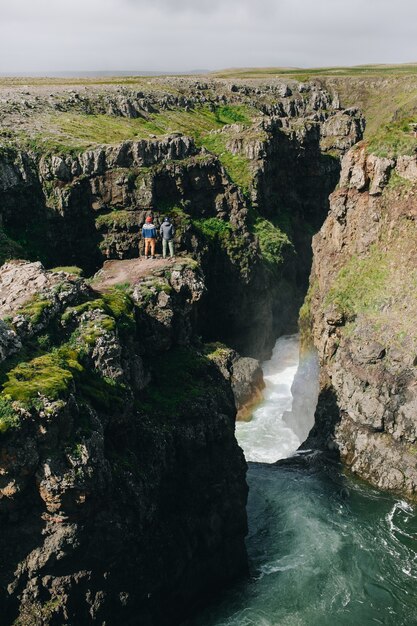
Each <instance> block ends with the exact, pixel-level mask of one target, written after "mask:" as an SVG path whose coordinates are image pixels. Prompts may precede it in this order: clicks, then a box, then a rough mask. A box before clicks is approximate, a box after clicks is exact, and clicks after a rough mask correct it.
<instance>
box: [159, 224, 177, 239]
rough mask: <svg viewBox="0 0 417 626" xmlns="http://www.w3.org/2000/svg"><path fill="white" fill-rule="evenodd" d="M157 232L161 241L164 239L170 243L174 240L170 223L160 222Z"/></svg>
mask: <svg viewBox="0 0 417 626" xmlns="http://www.w3.org/2000/svg"><path fill="white" fill-rule="evenodd" d="M159 232H160V233H161V237H162V239H166V240H167V241H170V240H171V239H173V238H174V235H175V228H174V225H173V224H171V222H162V224H161V228H160V231H159Z"/></svg>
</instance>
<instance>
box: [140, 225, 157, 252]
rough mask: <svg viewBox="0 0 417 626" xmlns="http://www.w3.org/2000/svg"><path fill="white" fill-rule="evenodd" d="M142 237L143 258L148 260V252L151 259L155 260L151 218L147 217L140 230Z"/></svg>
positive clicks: (153, 228) (154, 242)
mask: <svg viewBox="0 0 417 626" xmlns="http://www.w3.org/2000/svg"><path fill="white" fill-rule="evenodd" d="M142 237H143V239H144V240H145V256H146V258H147V259H149V251H150V253H151V255H152V258H153V259H154V258H155V244H156V228H155V226H154V224H153V223H152V218H151V217H150V216H148V217H147V218H146V222H145V224H144V225H143V228H142Z"/></svg>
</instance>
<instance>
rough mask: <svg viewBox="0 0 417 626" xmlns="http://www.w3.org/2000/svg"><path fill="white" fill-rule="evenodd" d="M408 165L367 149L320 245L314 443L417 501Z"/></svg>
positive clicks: (353, 160)
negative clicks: (318, 366) (318, 380)
mask: <svg viewBox="0 0 417 626" xmlns="http://www.w3.org/2000/svg"><path fill="white" fill-rule="evenodd" d="M404 162H406V163H411V162H413V158H411V157H410V158H408V157H407V158H405V160H404V158H402V157H398V158H397V159H386V158H377V157H375V156H373V155H368V154H367V153H366V151H365V149H364V148H363V147H361V146H358V147H357V148H356V147H355V148H354V149H352V150H351V151H350V152H349V153H348V154H347V155H346V157H345V158H344V160H343V165H342V177H341V182H340V188H339V189H338V190H337V191H335V192H334V193H333V194H332V196H331V201H330V213H329V216H328V218H327V220H326V222H325V224H324V225H323V227H322V229H321V230H320V232H319V233H318V234H317V235H316V236H315V237H314V239H313V249H314V263H313V270H312V274H311V279H310V280H311V282H310V291H309V295H308V298H307V302H306V305H305V307H304V311H303V314H304V317H307V318H309V319H310V321H311V322H312V329H313V330H312V333H313V335H312V339H313V341H314V344H315V346H316V347H317V348H318V351H319V355H320V362H321V367H322V373H321V378H322V380H321V389H322V392H321V399H320V400H319V407H318V412H317V420H316V427H315V429H314V430H313V432H312V434H311V437H310V443H311V442H314V443H316V444H317V442H320V443H321V445H324V446H325V447H327V448H330V449H338V450H339V453H340V456H341V458H342V460H343V461H344V463H345V464H346V465H347V466H348V467H349V468H350V469H351V470H352V471H353V472H355V473H357V474H359V475H360V476H361V477H363V478H365V479H367V480H369V481H371V482H372V483H374V484H375V485H377V486H378V487H380V488H383V489H391V490H394V491H397V492H401V493H404V494H406V495H407V496H409V497H411V498H416V497H417V455H416V450H417V448H416V442H417V418H416V406H417V404H416V403H417V400H416V392H415V389H416V384H417V374H416V369H415V366H416V362H417V361H416V354H417V343H416V335H415V330H414V320H415V316H416V313H417V310H416V302H415V296H414V295H413V294H414V293H415V285H416V278H417V274H416V269H415V268H416V261H417V256H416V245H415V243H416V218H417V209H416V204H415V193H416V187H415V181H413V180H410V178H408V177H406V176H403V175H401V176H400V172H403V174H404V170H402V169H401V168H402V167H403V163H404ZM407 171H409V170H407ZM393 173H395V174H396V176H393ZM390 175H391V176H390ZM308 444H309V442H307V444H306V445H307V446H308Z"/></svg>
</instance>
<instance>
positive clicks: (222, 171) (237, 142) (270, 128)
mask: <svg viewBox="0 0 417 626" xmlns="http://www.w3.org/2000/svg"><path fill="white" fill-rule="evenodd" d="M172 81H173V84H175V85H177V84H178V85H181V86H182V87H184V86H186V88H187V90H186V91H187V96H185V95H183V96H178V95H174V94H172V93H162V92H160V91H158V90H155V89H154V87H152V88H150V89H149V91H148V92H146V93H145V92H136V91H132V90H129V89H121V90H118V89H113V88H109V89H108V90H106V89H97V90H96V89H94V88H91V89H89V90H83V91H82V92H78V91H77V90H76V89H73V90H67V91H66V90H63V91H62V90H61V91H57V92H56V93H52V94H51V95H50V96H49V97H48V98H47V99H45V98H41V97H39V96H36V97H32V94H31V92H30V91H29V92H28V93H27V94H25V98H24V99H25V101H27V102H28V103H29V104H30V106H29V107H27V106H26V105H25V106H24V108H25V114H23V112H22V111H21V110H20V107H21V106H23V105H22V102H21V101H20V100H19V101H18V102H16V107H15V109H13V107H11V101H10V102H9V101H8V98H7V97H6V98H5V99H4V101H3V103H2V104H1V107H0V108H2V110H3V113H4V124H5V126H6V127H8V126H10V128H11V130H10V133H11V138H10V140H8V141H7V142H6V144H7V148H5V149H4V151H3V152H2V154H1V158H0V220H1V223H0V235H1V236H3V235H2V233H1V231H2V228H3V229H4V233H5V235H6V236H7V237H8V238H9V239H6V242H5V247H6V248H7V249H8V250H12V251H13V250H14V249H16V251H17V250H21V248H19V245H21V244H23V248H24V250H25V253H26V254H27V255H28V257H29V258H31V259H40V260H42V261H43V262H44V263H45V264H46V265H47V266H49V267H53V266H56V265H70V264H71V265H72V264H76V265H79V266H81V267H82V268H83V269H84V270H86V272H87V273H92V272H93V271H95V270H96V269H98V267H100V266H101V265H102V263H103V261H104V260H105V259H114V258H118V259H126V258H134V257H136V256H137V255H138V251H139V249H140V246H141V234H140V232H141V225H142V224H143V222H144V220H145V217H146V216H147V215H148V214H149V213H152V214H153V215H154V219H155V222H156V225H157V226H158V225H159V221H160V218H161V216H162V215H163V214H165V213H168V214H170V215H171V218H172V219H173V221H174V223H175V225H176V229H177V234H176V248H177V250H179V251H187V252H193V253H194V254H195V255H196V256H197V258H198V259H199V261H200V263H201V264H202V266H203V268H204V271H205V276H206V284H207V294H206V296H205V306H204V309H205V312H206V313H205V318H204V319H203V317H202V318H201V319H202V327H201V329H200V330H201V333H202V334H203V336H204V337H205V338H206V339H208V340H219V339H220V340H221V341H226V342H227V343H229V344H230V345H232V347H234V348H236V349H237V350H238V351H239V352H240V353H242V354H245V355H248V356H253V357H257V358H265V357H267V356H268V354H269V352H270V349H271V346H272V342H273V337H275V336H277V335H278V334H280V333H282V332H285V331H289V330H291V329H293V328H294V327H295V323H296V315H297V310H298V308H299V305H300V302H301V298H302V293H303V291H304V289H305V286H306V282H307V274H308V267H309V265H310V262H311V253H310V238H311V229H315V228H317V227H318V226H319V225H320V224H321V222H322V219H323V217H324V215H325V214H326V212H327V208H328V201H327V196H328V194H329V192H330V191H331V190H332V189H333V188H334V186H335V184H336V181H337V177H338V172H339V156H340V155H342V154H343V153H344V152H345V151H346V150H347V149H348V148H349V147H350V146H351V145H352V144H353V143H355V142H356V141H357V140H358V139H360V138H361V134H362V132H363V119H362V117H361V115H360V114H359V112H358V111H356V110H353V109H347V110H341V109H340V105H339V104H338V103H337V102H336V101H334V99H333V98H332V97H331V96H330V94H329V93H328V92H326V91H325V90H323V89H322V88H321V87H320V86H319V85H318V84H316V83H314V82H312V83H308V84H304V85H299V84H298V83H296V82H295V81H292V82H290V83H286V82H283V81H279V80H278V81H275V80H274V81H271V82H270V83H266V84H265V83H262V82H259V81H258V82H257V81H255V82H250V81H249V82H244V81H236V82H233V83H232V84H229V83H228V82H227V81H226V82H222V81H209V82H208V83H207V84H205V83H204V88H203V87H201V84H200V82H199V81H194V80H189V81H187V80H185V81H181V80H180V81H179V83H177V81H176V79H172ZM15 98H16V96H15ZM27 108H28V111H27V110H26V109H27ZM51 108H52V109H54V111H55V113H54V116H55V117H54V119H55V121H56V119H57V117H56V116H57V115H58V114H57V113H56V111H58V112H64V111H65V112H68V113H71V115H74V116H77V115H78V116H80V115H81V116H86V117H85V120H86V123H88V121H87V120H88V116H89V115H90V116H92V115H96V116H100V115H102V116H103V115H104V116H106V115H107V116H109V115H111V116H112V117H110V118H106V119H103V120H102V122H103V124H106V123H109V124H110V127H111V128H113V126H112V124H113V120H114V119H115V120H118V119H124V118H132V119H144V120H145V122H146V124H151V123H152V120H153V119H154V118H152V115H162V116H163V115H164V112H168V118H165V117H162V120H161V121H158V120H160V118H155V120H156V126H157V128H159V126H158V124H159V125H161V124H162V125H163V124H167V123H168V124H170V123H171V122H169V119H170V118H169V115H171V114H172V112H174V113H175V115H178V114H179V113H178V112H180V116H181V115H184V114H186V115H187V114H188V113H189V112H190V111H192V112H193V113H194V114H195V115H197V116H198V115H199V114H201V111H203V113H204V115H202V117H201V119H199V118H197V121H194V120H193V119H188V118H181V119H182V122H181V119H180V124H183V125H187V124H189V131H190V135H192V133H193V132H194V133H196V134H195V139H194V138H193V137H192V136H188V135H187V134H186V132H183V133H182V134H181V133H167V134H166V135H159V136H155V135H152V134H151V132H150V131H149V130H147V128H148V127H147V126H145V127H144V128H143V129H142V132H144V133H145V134H147V135H148V138H146V139H138V140H127V141H122V142H120V143H118V144H117V145H108V146H106V145H96V146H94V145H93V146H92V147H91V148H88V149H80V148H76V149H75V148H73V147H71V145H69V146H67V147H65V146H64V148H62V149H61V150H60V152H54V151H53V150H52V151H51V150H46V153H45V149H44V148H43V144H42V142H41V143H40V144H39V147H38V148H37V149H36V151H33V150H31V149H28V148H27V147H26V148H25V147H24V146H23V145H22V146H19V143H18V139H13V131H12V128H13V121H14V120H15V117H16V116H19V115H20V118H19V119H20V121H21V122H22V124H23V127H22V130H25V132H27V133H28V134H29V135H30V133H31V132H33V128H32V126H33V125H35V122H36V124H37V125H38V127H40V128H41V127H42V123H43V122H42V119H43V118H42V119H40V118H39V115H40V114H41V113H42V115H47V114H48V111H50V109H51ZM242 109H243V110H244V114H243V113H242ZM199 112H200V113H199ZM208 115H211V116H212V119H211V118H210V119H211V121H210V120H209V122H210V124H214V125H215V127H214V129H213V130H211V131H207V130H205V131H204V133H205V134H204V135H203V139H202V134H201V133H202V131H201V130H200V127H199V125H198V124H202V125H203V128H205V127H204V124H207V123H208V122H207V119H206V118H207V116H208ZM222 115H229V117H230V116H231V119H232V120H233V116H235V117H237V119H240V118H242V120H243V122H237V123H222V122H221V119H222V117H221V116H222ZM249 115H250V118H249V117H248V116H249ZM150 116H151V117H150ZM216 116H217V117H216ZM59 119H60V118H59ZM76 119H78V118H76ZM167 119H168V122H167ZM227 119H229V118H227ZM83 120H84V117H82V118H80V124H81V123H82V122H83ZM106 120H107V121H106ZM109 120H110V121H109ZM51 123H55V122H53V120H51ZM95 123H96V122H95ZM117 123H118V122H117ZM31 124H32V126H31ZM193 124H195V125H196V127H194V126H193ZM216 125H217V126H216ZM218 125H221V128H218ZM117 128H118V126H117V124H116V129H117ZM123 128H125V127H123ZM216 128H217V130H216ZM132 132H133V131H132ZM158 132H159V131H158ZM57 133H58V134H59V129H58V130H57ZM36 137H37V136H36V135H35V138H34V140H33V141H34V142H35V144H36ZM225 155H226V156H225ZM207 220H211V222H210V221H209V222H207ZM213 220H215V221H214V222H213ZM265 220H267V221H265ZM1 236H0V258H1V254H2V246H1ZM4 254H5V256H4V258H6V259H7V258H8V257H7V252H5V253H4ZM283 294H285V297H283Z"/></svg>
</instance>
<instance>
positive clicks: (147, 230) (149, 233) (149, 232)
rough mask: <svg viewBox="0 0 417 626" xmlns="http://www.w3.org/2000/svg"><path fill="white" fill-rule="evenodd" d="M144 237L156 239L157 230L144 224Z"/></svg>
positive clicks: (151, 225)
mask: <svg viewBox="0 0 417 626" xmlns="http://www.w3.org/2000/svg"><path fill="white" fill-rule="evenodd" d="M142 237H144V238H145V239H155V238H156V228H155V226H154V225H153V224H144V225H143V228H142Z"/></svg>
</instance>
